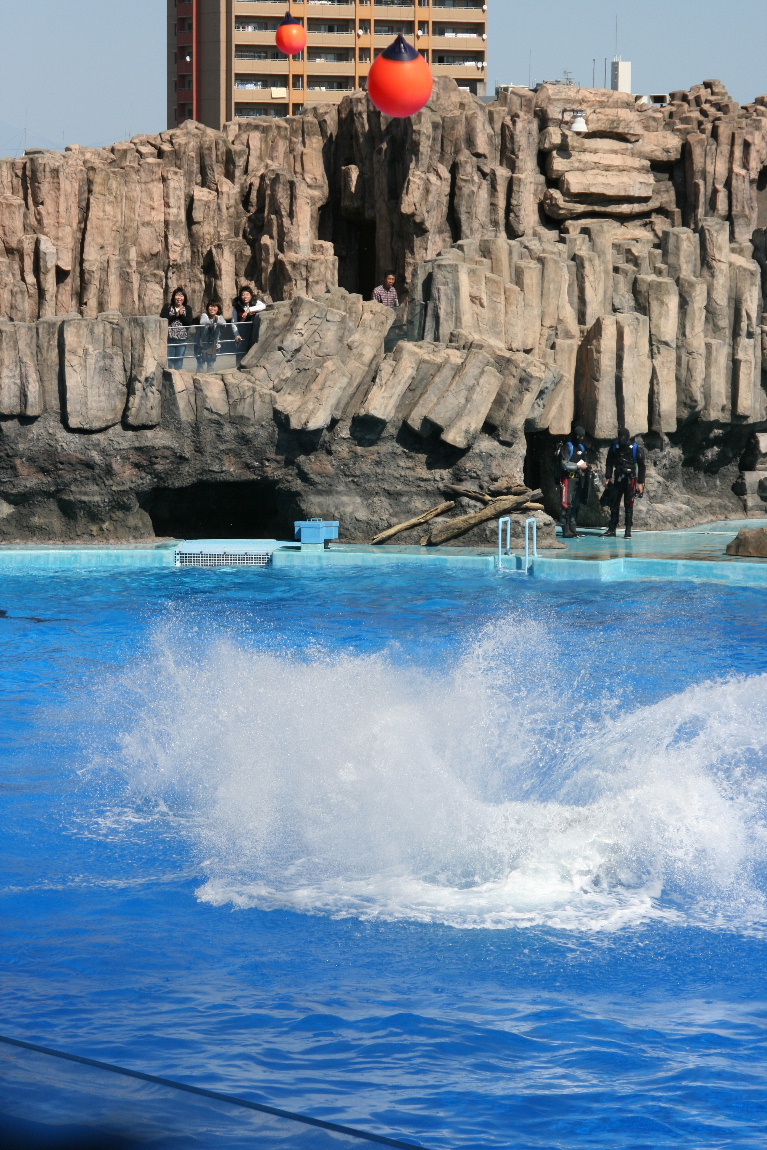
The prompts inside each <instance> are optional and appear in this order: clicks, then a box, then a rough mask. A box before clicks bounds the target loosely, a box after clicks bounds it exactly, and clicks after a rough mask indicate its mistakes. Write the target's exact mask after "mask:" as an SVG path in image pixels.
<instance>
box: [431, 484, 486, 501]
mask: <svg viewBox="0 0 767 1150" xmlns="http://www.w3.org/2000/svg"><path fill="white" fill-rule="evenodd" d="M442 490H443V491H444V492H445V494H446V495H457V496H458V498H459V499H475V500H476V501H477V503H490V502H491V501H492V498H493V497H492V495H486V494H485V492H484V491H474V490H473V489H471V488H469V487H456V486H455V484H454V483H447V484H445V486H444V487H443V488H442Z"/></svg>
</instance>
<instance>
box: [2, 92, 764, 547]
mask: <svg viewBox="0 0 767 1150" xmlns="http://www.w3.org/2000/svg"><path fill="white" fill-rule="evenodd" d="M574 107H579V108H582V109H583V110H584V112H585V115H586V119H587V126H588V132H587V134H586V135H585V136H578V135H574V134H573V133H572V132H571V131H569V127H568V124H569V121H568V113H566V112H565V109H570V108H574ZM765 229H767V97H759V99H758V100H757V101H756V102H755V103H754V104H752V105H747V106H746V107H744V108H739V107H738V106H737V105H736V104H735V103H734V102H733V101H732V100H730V98H729V97H728V95H727V93H726V92H725V90H724V89H723V87H722V86H721V85H720V84H718V83H717V82H716V81H707V82H706V83H705V84H703V85H700V86H699V87H698V88H694V89H692V90H691V91H690V92H687V93H684V92H675V93H672V96H671V102H670V103H669V104H668V105H667V106H665V107H662V108H651V107H647V106H645V105H641V104H637V102H636V101H635V99H634V98H633V97H631V96H627V95H625V94H621V93H612V92H604V91H591V90H586V89H574V88H571V87H570V88H568V87H564V86H563V87H558V86H544V87H543V88H541V89H540V90H539V91H538V92H536V93H532V92H529V91H528V90H526V89H524V90H518V89H512V90H511V91H510V92H508V93H504V94H503V96H502V98H501V99H500V100H498V101H496V102H495V103H494V104H491V105H489V106H485V105H483V104H482V103H481V102H479V101H478V100H476V99H475V98H474V97H471V96H470V95H468V94H466V93H463V92H460V91H459V90H458V89H457V88H456V86H455V85H454V84H453V82H452V81H439V82H438V84H437V87H436V89H435V95H434V97H433V99H432V101H431V102H430V104H429V105H428V106H427V108H426V109H425V110H424V111H423V112H422V113H420V114H419V115H418V116H417V117H415V118H414V119H413V120H412V121H388V120H386V119H385V118H383V117H381V116H380V115H379V114H378V113H377V112H376V111H375V110H374V109H372V107H371V105H370V104H369V103H368V101H367V98H366V97H365V96H364V94H362V93H354V94H353V95H351V96H350V97H348V98H347V99H345V100H344V101H343V102H342V103H341V105H339V106H338V107H337V108H336V107H330V106H325V107H317V108H314V109H312V110H310V111H307V113H305V114H304V115H303V116H301V117H295V118H293V119H289V120H253V121H239V122H237V123H236V124H231V125H227V127H226V129H225V131H224V132H221V133H218V132H213V131H211V130H210V129H207V128H202V127H201V126H199V125H194V124H187V125H185V126H184V127H183V128H179V129H177V130H174V131H171V132H165V133H162V134H161V135H159V136H140V137H136V138H134V139H133V140H132V141H130V142H127V143H122V144H116V145H114V146H113V147H112V148H111V149H103V150H91V149H84V148H70V149H67V151H66V152H65V153H63V154H60V153H56V152H33V153H31V154H29V155H27V156H25V157H24V158H23V159H22V160H5V161H0V313H1V314H2V315H3V316H5V317H7V318H5V319H3V320H1V321H0V495H1V496H2V502H1V503H0V536H2V537H5V538H6V539H11V538H18V539H24V538H80V537H90V538H127V537H131V536H135V535H142V536H145V535H151V534H152V533H153V532H155V533H159V534H168V533H170V534H187V535H189V534H200V533H205V534H210V533H213V534H222V533H223V534H232V533H234V534H237V533H246V534H253V533H254V532H256V533H258V532H267V533H273V532H278V533H284V532H285V531H286V530H287V529H288V528H289V525H290V520H291V519H292V518H293V517H300V516H306V515H313V514H316V515H333V516H338V517H340V518H341V520H342V527H343V529H344V532H345V537H346V538H352V539H365V538H369V537H371V536H372V535H373V534H375V533H376V532H377V531H378V530H381V529H382V528H384V527H386V526H388V525H389V524H390V523H392V522H396V521H398V520H401V519H406V518H409V517H410V516H411V515H413V514H417V513H418V512H420V511H423V510H425V509H426V508H427V507H428V506H430V505H433V504H436V503H439V502H440V501H441V500H442V488H443V487H444V486H445V485H448V484H459V485H464V486H469V487H474V488H477V487H484V488H485V489H487V488H488V487H489V486H491V485H493V484H495V485H496V486H497V485H498V484H500V485H501V486H502V485H503V483H504V482H508V483H509V484H510V483H512V482H514V481H517V482H518V481H520V480H521V479H522V478H525V479H526V480H527V482H528V483H530V485H532V486H538V485H541V486H543V487H544V490H545V492H546V495H547V505H548V509H549V510H550V511H551V512H552V513H556V512H557V498H556V490H555V486H554V482H553V480H554V476H553V474H552V467H551V458H552V448H553V440H552V437H553V436H557V435H560V434H564V433H566V432H567V431H569V428H570V424H571V421H572V420H573V418H577V419H579V420H581V421H583V422H584V424H585V426H586V428H587V431H588V433H589V435H590V436H591V438H592V441H593V443H594V454H595V460H596V461H597V463H599V461H600V459H601V458H602V456H603V454H604V451H605V449H606V446H607V442H608V441H609V439H610V438H611V437H612V436H613V435H614V432H615V428H616V427H617V425H618V424H619V423H625V424H626V425H627V426H629V428H630V430H631V431H632V432H633V433H634V434H640V435H642V436H643V437H644V439H645V443H646V446H647V448H648V452H649V458H650V471H649V479H648V493H647V498H646V499H645V500H644V501H643V503H642V504H640V505H639V506H638V509H637V523H638V525H640V526H641V525H647V526H671V525H681V524H683V523H690V522H695V521H700V520H702V519H705V518H709V517H719V516H739V515H743V514H744V513H748V514H750V515H760V514H764V513H765V512H766V511H767V480H766V479H765V476H767V469H765V468H763V467H762V466H761V465H762V462H763V458H767V456H766V455H765V452H764V451H763V450H762V447H763V445H761V438H764V436H763V435H762V434H761V432H762V428H763V426H765V419H766V418H767V412H766V411H765V392H764V386H763V380H764V376H763V373H762V361H763V355H764V353H765V352H767V335H766V329H765V327H764V324H763V310H764V299H765V283H766V282H767V231H766V230H765ZM389 267H392V268H394V269H395V270H396V271H397V273H398V276H399V278H400V281H401V283H402V284H403V285H404V287H405V294H406V297H407V307H406V309H403V310H404V311H406V314H402V315H398V316H396V323H395V324H394V325H393V326H392V321H394V320H395V315H394V313H393V312H392V311H390V310H388V309H384V308H382V307H380V306H379V305H377V304H373V303H370V302H363V300H362V299H361V298H360V296H359V295H358V294H355V293H356V292H359V291H364V293H365V294H369V289H370V288H371V287H372V286H373V282H374V280H375V278H376V276H377V275H378V274H380V273H381V272H382V271H384V270H386V269H388V268H389ZM243 279H247V280H250V281H251V282H256V283H257V284H258V285H259V286H260V287H261V288H262V289H263V290H264V291H265V292H267V293H268V295H269V296H270V297H271V298H272V299H273V300H274V301H275V303H274V305H273V307H272V308H271V309H270V310H269V311H268V312H267V313H266V315H265V318H264V321H263V323H262V329H261V335H260V339H259V342H258V343H257V344H256V345H255V346H254V347H252V348H251V350H250V351H249V352H248V354H247V356H245V358H244V359H243V360H242V362H241V363H240V365H239V368H238V370H233V371H228V372H217V373H212V374H210V375H199V376H192V375H188V374H186V373H184V372H176V371H168V370H167V367H166V363H167V360H166V356H165V337H166V327H165V324H164V322H163V321H160V320H159V319H155V318H153V313H156V312H158V311H159V309H160V306H161V304H162V302H163V301H164V299H165V298H166V297H167V295H168V293H169V291H170V289H172V288H173V287H174V286H176V284H177V283H181V284H183V285H184V286H185V287H186V288H187V290H188V291H189V292H190V296H191V297H192V302H193V303H194V305H195V306H196V307H199V306H200V305H201V303H202V301H203V299H204V298H208V297H210V296H211V295H219V296H221V297H222V298H223V299H225V300H227V299H229V298H231V297H232V296H233V295H234V294H235V288H236V284H237V283H238V282H239V281H241V280H243ZM339 285H341V286H339ZM755 436H756V438H755ZM763 489H764V490H763ZM744 507H745V512H744ZM471 509H473V506H472V505H471V504H467V505H466V506H465V507H464V506H463V505H461V504H460V503H459V506H458V509H457V510H458V512H461V511H463V510H471ZM587 514H590V515H591V517H592V520H593V521H594V522H599V521H600V518H599V517H600V512H599V509H598V507H597V506H596V503H594V504H592V506H591V507H590V509H589V511H588V512H587ZM542 522H543V521H542ZM493 530H494V527H493V526H492V525H491V526H490V527H484V528H482V529H477V535H476V536H475V537H474V539H472V538H469V539H468V541H469V542H473V541H477V540H479V539H489V538H490V536H491V534H492V532H493ZM398 541H400V540H398ZM402 541H408V537H407V536H405V537H404V539H403V540H402Z"/></svg>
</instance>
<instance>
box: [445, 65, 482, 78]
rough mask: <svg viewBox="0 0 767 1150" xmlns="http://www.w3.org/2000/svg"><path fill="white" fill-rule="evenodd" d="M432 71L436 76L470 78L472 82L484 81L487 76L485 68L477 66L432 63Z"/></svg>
mask: <svg viewBox="0 0 767 1150" xmlns="http://www.w3.org/2000/svg"><path fill="white" fill-rule="evenodd" d="M432 70H433V72H434V75H435V76H458V75H461V76H468V77H470V78H471V79H472V80H482V79H484V76H485V68H484V67H482V68H479V67H477V65H476V64H473V63H472V64H435V63H432Z"/></svg>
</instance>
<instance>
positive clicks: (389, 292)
mask: <svg viewBox="0 0 767 1150" xmlns="http://www.w3.org/2000/svg"><path fill="white" fill-rule="evenodd" d="M395 283H396V278H395V275H394V272H387V273H386V275H385V276H384V281H383V283H382V284H380V285H379V286H378V287H377V288H376V289H375V291H374V292H373V299H374V300H375V301H376V303H382V304H384V305H385V306H386V307H399V296H398V295H397V289H396V288H395V286H394V284H395Z"/></svg>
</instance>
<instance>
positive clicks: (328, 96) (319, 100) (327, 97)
mask: <svg viewBox="0 0 767 1150" xmlns="http://www.w3.org/2000/svg"><path fill="white" fill-rule="evenodd" d="M352 91H354V89H351V90H350V91H349V92H304V94H303V95H304V105H305V106H306V105H307V104H340V103H341V101H342V100H343V98H344V96H350V95H351V92H352Z"/></svg>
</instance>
